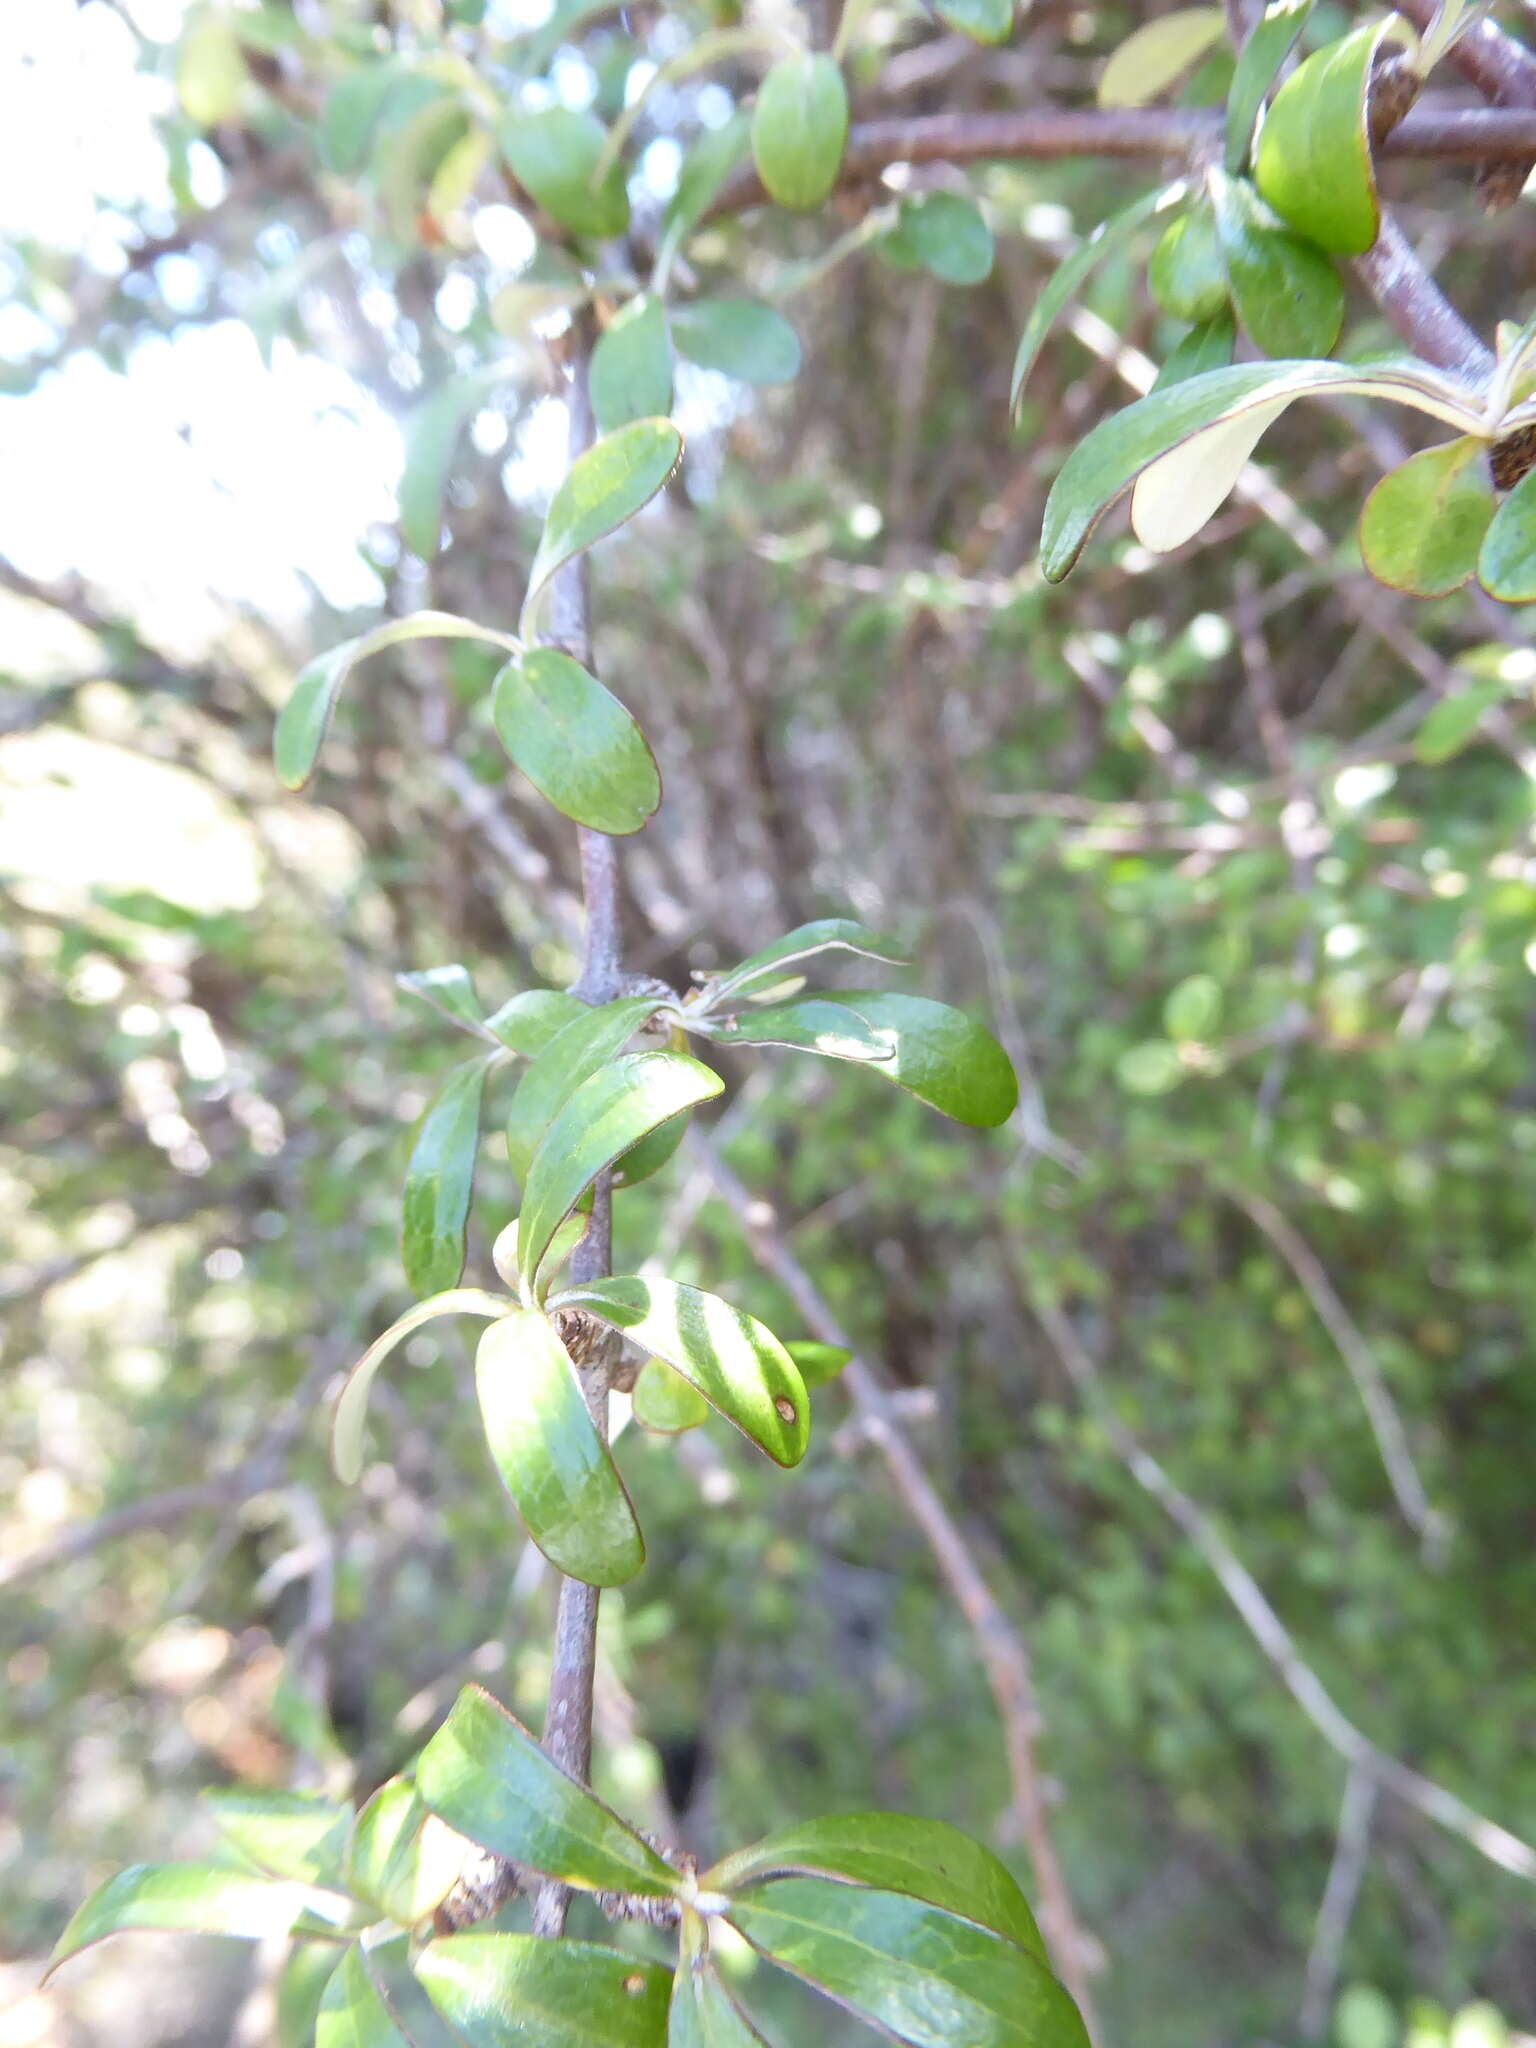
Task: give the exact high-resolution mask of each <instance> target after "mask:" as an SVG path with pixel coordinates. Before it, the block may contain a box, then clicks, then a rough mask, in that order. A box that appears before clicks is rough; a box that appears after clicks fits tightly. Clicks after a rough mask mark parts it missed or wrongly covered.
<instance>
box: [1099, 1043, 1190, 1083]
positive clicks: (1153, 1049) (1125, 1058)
mask: <svg viewBox="0 0 1536 2048" xmlns="http://www.w3.org/2000/svg"><path fill="white" fill-rule="evenodd" d="M1188 1074H1189V1069H1188V1068H1187V1067H1186V1066H1185V1064H1184V1062H1183V1060H1181V1059H1180V1058H1179V1049H1178V1047H1177V1046H1176V1045H1170V1044H1169V1043H1168V1041H1167V1039H1165V1038H1149V1039H1147V1040H1146V1041H1145V1042H1144V1043H1143V1044H1141V1045H1131V1046H1127V1047H1126V1049H1125V1051H1124V1052H1123V1053H1121V1055H1120V1057H1119V1058H1118V1059H1117V1060H1116V1061H1115V1078H1116V1080H1117V1081H1118V1082H1119V1083H1120V1086H1121V1087H1122V1088H1123V1089H1124V1090H1125V1091H1126V1093H1127V1094H1128V1095H1167V1094H1170V1093H1171V1092H1172V1090H1173V1089H1175V1088H1177V1087H1178V1086H1179V1085H1180V1084H1181V1083H1182V1082H1183V1081H1184V1080H1185V1079H1187V1077H1188Z"/></svg>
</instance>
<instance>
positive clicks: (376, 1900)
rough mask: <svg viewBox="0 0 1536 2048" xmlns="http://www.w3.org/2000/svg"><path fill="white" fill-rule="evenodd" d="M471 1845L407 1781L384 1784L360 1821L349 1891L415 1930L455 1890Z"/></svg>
mask: <svg viewBox="0 0 1536 2048" xmlns="http://www.w3.org/2000/svg"><path fill="white" fill-rule="evenodd" d="M468 1848H469V1844H468V1843H467V1842H466V1841H465V1839H464V1837H463V1836H462V1835H460V1834H457V1833H456V1832H455V1831H454V1830H453V1829H452V1828H450V1827H449V1826H448V1825H447V1823H446V1822H445V1821H443V1820H441V1819H439V1817H438V1816H437V1815H436V1814H435V1813H429V1812H428V1811H427V1809H426V1806H425V1805H424V1804H423V1802H422V1799H421V1796H420V1794H419V1793H418V1792H417V1790H416V1787H415V1786H414V1785H413V1784H412V1783H411V1781H410V1779H408V1778H391V1779H390V1780H389V1782H388V1783H387V1784H385V1785H381V1786H380V1787H379V1789H378V1791H377V1792H375V1793H374V1795H373V1797H372V1798H371V1799H370V1800H369V1801H368V1803H367V1805H366V1806H364V1807H363V1809H362V1811H361V1812H360V1813H359V1814H358V1816H357V1822H356V1825H355V1826H354V1828H353V1830H352V1841H351V1844H350V1847H349V1850H348V1855H347V1889H348V1891H350V1892H351V1893H352V1894H353V1896H354V1897H355V1898H359V1899H366V1900H367V1902H368V1903H369V1905H371V1906H376V1907H377V1908H378V1910H379V1911H380V1912H381V1913H382V1914H383V1915H384V1916H385V1918H386V1919H388V1920H393V1921H394V1922H395V1924H396V1925H397V1926H399V1927H415V1926H416V1925H417V1924H418V1922H420V1921H422V1920H424V1919H425V1918H426V1916H427V1915H428V1914H429V1913H430V1912H431V1911H432V1910H433V1908H434V1907H435V1906H437V1905H439V1904H440V1903H441V1901H442V1900H443V1899H444V1898H446V1897H447V1895H448V1893H449V1892H450V1891H451V1890H452V1889H453V1885H454V1882H455V1880H456V1879H457V1877H458V1875H459V1872H460V1870H461V1869H462V1868H463V1866H464V1857H465V1853H466V1851H467V1850H468Z"/></svg>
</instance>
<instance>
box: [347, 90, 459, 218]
mask: <svg viewBox="0 0 1536 2048" xmlns="http://www.w3.org/2000/svg"><path fill="white" fill-rule="evenodd" d="M429 82H431V81H429ZM395 104H396V97H395V95H393V94H392V95H391V96H390V97H389V98H388V99H386V101H385V103H384V114H383V120H382V122H381V124H380V126H379V128H378V129H376V131H375V134H374V146H373V156H372V163H371V166H370V168H371V170H372V172H373V183H374V188H375V190H376V192H377V194H378V200H379V207H380V210H381V212H382V213H383V215H384V220H385V224H386V226H387V227H388V230H389V233H390V236H391V237H392V238H393V240H394V241H395V242H396V243H397V244H398V245H399V246H400V247H402V248H404V249H411V248H414V247H415V246H416V245H417V244H418V242H419V241H420V239H421V223H422V219H423V216H425V215H426V211H427V195H428V193H429V192H430V191H431V189H432V182H433V180H434V179H435V178H436V176H437V174H438V171H439V170H440V169H441V168H442V165H443V164H444V162H445V161H446V160H447V158H448V157H449V156H450V155H451V154H452V152H453V151H454V150H455V149H456V148H457V147H458V145H459V143H460V142H462V141H463V140H464V138H465V137H466V136H467V135H468V134H469V133H470V124H469V116H468V113H467V112H466V110H465V107H464V101H463V97H462V95H461V94H460V93H459V92H457V91H453V90H446V89H445V88H444V87H443V86H442V85H441V84H438V85H437V86H436V89H435V90H434V92H433V93H432V96H431V97H430V98H429V99H428V100H427V102H426V104H425V105H424V106H421V107H419V108H417V110H416V111H415V112H414V113H412V114H411V115H410V117H409V118H408V119H407V120H404V121H401V122H400V123H399V124H398V125H393V124H391V123H390V121H389V115H390V112H391V109H392V108H393V107H394V106H395Z"/></svg>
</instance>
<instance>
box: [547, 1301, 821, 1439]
mask: <svg viewBox="0 0 1536 2048" xmlns="http://www.w3.org/2000/svg"><path fill="white" fill-rule="evenodd" d="M558 1305H559V1306H561V1307H575V1308H583V1309H585V1310H587V1312H588V1313H589V1314H590V1315H594V1316H597V1317H598V1318H599V1319H600V1320H601V1321H603V1322H605V1323H611V1324H612V1326H613V1327H614V1329H616V1330H622V1331H623V1332H624V1334H625V1336H626V1337H628V1339H629V1341H630V1342H631V1343H632V1344H633V1345H634V1346H635V1349H636V1350H637V1351H644V1352H647V1353H649V1354H650V1356H652V1357H653V1358H663V1359H665V1360H666V1362H667V1364H668V1365H670V1366H671V1367H672V1368H673V1370H674V1371H675V1372H679V1373H681V1374H682V1376H683V1378H684V1379H685V1380H687V1381H688V1382H689V1383H690V1385H692V1386H693V1387H695V1388H697V1390H698V1391H699V1393H701V1394H702V1395H703V1396H704V1398H705V1400H706V1401H708V1403H709V1404H710V1406H711V1407H712V1408H717V1409H718V1410H719V1411H720V1413H721V1414H722V1415H723V1416H724V1417H725V1418H726V1420H727V1421H728V1422H734V1423H735V1425H736V1427H737V1428H738V1429H739V1430H740V1431H741V1433H742V1434H743V1436H746V1437H750V1438H751V1440H752V1442H753V1443H755V1444H756V1445H757V1446H758V1448H759V1449H760V1450H764V1451H766V1452H767V1453H768V1455H769V1457H770V1458H772V1459H774V1460H775V1461H776V1462H777V1463H778V1464H780V1465H798V1464H799V1462H800V1460H801V1459H802V1458H803V1457H804V1456H805V1447H806V1445H807V1443H808V1442H809V1441H810V1434H811V1404H810V1401H809V1400H808V1399H807V1396H806V1391H805V1382H804V1381H803V1380H802V1379H801V1377H800V1373H799V1370H798V1368H797V1367H796V1365H795V1362H794V1360H793V1359H792V1358H791V1357H790V1355H789V1353H788V1352H787V1351H786V1350H785V1349H784V1346H783V1345H782V1344H781V1343H780V1342H779V1340H778V1338H777V1337H775V1336H774V1334H773V1332H772V1331H771V1330H768V1329H765V1328H764V1327H763V1325H762V1324H761V1323H760V1322H758V1321H757V1319H756V1318H755V1317H754V1316H749V1315H746V1314H744V1313H743V1312H742V1310H740V1309H738V1308H732V1306H731V1304H730V1303H729V1302H728V1301H722V1300H721V1299H720V1297H719V1295H717V1294H706V1293H705V1292H704V1291H703V1290H702V1289H701V1288H698V1287H684V1286H682V1285H681V1284H680V1283H679V1282H677V1281H675V1280H645V1279H641V1278H639V1277H638V1276H633V1277H627V1278H622V1279H612V1280H593V1281H590V1282H588V1283H586V1284H584V1285H582V1286H580V1287H575V1288H572V1289H570V1290H569V1291H568V1292H567V1293H564V1294H562V1295H560V1296H559V1297H558Z"/></svg>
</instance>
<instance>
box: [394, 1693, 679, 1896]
mask: <svg viewBox="0 0 1536 2048" xmlns="http://www.w3.org/2000/svg"><path fill="white" fill-rule="evenodd" d="M416 1784H417V1788H418V1790H419V1791H420V1793H421V1796H422V1798H423V1799H424V1800H425V1801H426V1803H427V1805H428V1806H430V1807H431V1809H432V1811H433V1812H434V1813H435V1814H438V1815H439V1816H440V1817H441V1818H442V1819H443V1820H445V1821H446V1822H447V1823H448V1825H449V1827H451V1828H456V1829H457V1830H458V1832H459V1833H460V1834H461V1835H467V1836H468V1837H469V1839H470V1840H471V1841H472V1842H478V1843H479V1844H480V1845H481V1847H482V1848H484V1849H490V1850H493V1851H494V1852H495V1854H496V1855H498V1856H505V1857H507V1858H508V1859H509V1860H510V1861H511V1862H514V1863H526V1864H529V1865H531V1867H532V1868H533V1869H535V1870H542V1871H543V1872H544V1873H545V1874H546V1875H547V1876H549V1877H557V1878H559V1879H560V1881H561V1883H562V1884H568V1885H574V1886H576V1887H577V1888H578V1889H580V1890H582V1891H589V1892H601V1891H613V1892H643V1893H645V1894H646V1896H647V1897H651V1898H670V1897H673V1896H674V1895H675V1894H676V1893H677V1892H678V1891H679V1890H680V1888H681V1885H682V1879H681V1877H680V1875H679V1873H678V1872H677V1871H675V1870H673V1869H672V1868H671V1867H670V1866H669V1865H668V1864H667V1863H665V1862H663V1860H662V1859H661V1857H660V1856H658V1855H657V1854H656V1851H655V1850H654V1849H652V1848H651V1847H650V1846H649V1844H648V1843H646V1842H644V1841H642V1840H641V1838H640V1836H639V1835H637V1834H636V1833H635V1831H634V1829H633V1828H631V1827H628V1826H626V1825H625V1823H624V1822H623V1821H621V1820H620V1819H619V1817H618V1815H617V1814H616V1813H613V1812H611V1811H610V1809H609V1808H608V1807H606V1806H604V1805H603V1803H602V1801H601V1800H599V1799H595V1798H594V1797H593V1796H592V1794H591V1793H590V1792H589V1791H588V1790H587V1789H586V1787H585V1786H584V1785H578V1784H577V1782H576V1780H575V1779H574V1778H572V1777H569V1776H567V1774H566V1773H565V1772H564V1771H562V1770H561V1769H560V1767H559V1765H558V1764H556V1763H553V1762H551V1760H550V1759H549V1757H547V1756H546V1755H545V1753H544V1751H543V1750H542V1749H540V1747H539V1745H538V1744H537V1743H536V1742H535V1741H534V1739H533V1737H532V1736H531V1735H530V1734H529V1733H528V1730H527V1729H526V1728H525V1727H524V1726H523V1725H522V1723H521V1722H520V1721H517V1720H514V1718H513V1717H512V1715H511V1714H509V1713H508V1712H507V1711H506V1709H505V1708H504V1707H502V1706H499V1705H498V1704H497V1702H496V1701H495V1700H493V1699H492V1698H491V1696H490V1694H489V1693H488V1692H486V1691H485V1690H484V1689H483V1688H482V1687H480V1686H478V1685H470V1686H466V1687H465V1688H464V1690H463V1691H462V1692H461V1693H460V1694H459V1696H458V1698H457V1700H455V1702H454V1704H453V1708H452V1711H451V1712H450V1713H449V1716H448V1718H447V1720H446V1721H445V1722H444V1723H443V1725H442V1727H441V1728H440V1729H439V1730H438V1731H437V1733H436V1734H435V1735H434V1736H433V1738H432V1740H431V1741H430V1742H429V1743H428V1744H427V1746H426V1748H425V1749H424V1750H423V1751H422V1753H421V1756H420V1757H419V1758H418V1760H417V1764H416Z"/></svg>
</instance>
